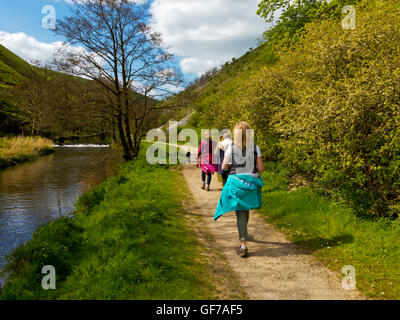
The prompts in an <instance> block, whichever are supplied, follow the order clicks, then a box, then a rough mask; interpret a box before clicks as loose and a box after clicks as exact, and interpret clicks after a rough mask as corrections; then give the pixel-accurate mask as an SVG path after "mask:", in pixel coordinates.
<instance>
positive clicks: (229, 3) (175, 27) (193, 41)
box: [0, 0, 267, 80]
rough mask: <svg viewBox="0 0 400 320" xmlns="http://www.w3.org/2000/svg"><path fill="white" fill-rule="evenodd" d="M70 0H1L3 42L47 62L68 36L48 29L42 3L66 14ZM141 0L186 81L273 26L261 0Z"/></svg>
mask: <svg viewBox="0 0 400 320" xmlns="http://www.w3.org/2000/svg"><path fill="white" fill-rule="evenodd" d="M68 1H69V0H15V1H5V0H1V2H0V43H1V44H2V45H4V46H5V47H7V48H8V49H10V50H12V51H13V52H15V53H16V54H18V55H20V56H21V57H22V58H24V59H25V60H28V61H29V59H36V60H42V61H43V62H45V61H46V59H48V58H49V56H51V53H52V51H53V50H54V47H55V46H56V45H57V44H56V42H63V41H64V39H63V38H62V37H58V36H55V35H54V34H53V32H51V31H50V30H45V29H43V28H42V19H43V17H44V16H45V15H44V14H42V8H43V7H44V6H46V5H52V6H54V7H55V9H56V16H57V18H60V17H63V16H66V15H69V14H70V4H68V3H67V2H68ZM140 1H142V2H147V5H148V7H149V10H150V13H151V14H152V15H153V20H152V24H153V26H154V28H155V29H156V30H157V31H159V32H161V34H162V36H163V38H164V42H165V43H166V45H167V46H168V47H169V48H170V50H171V51H172V52H173V53H175V55H176V58H177V59H176V60H177V61H176V64H177V67H178V68H180V69H181V71H182V73H183V74H184V76H185V79H186V80H192V79H194V78H195V77H197V76H199V75H201V74H202V73H204V72H205V71H207V70H209V69H211V68H212V67H215V66H219V65H221V64H223V63H224V62H226V61H228V60H231V59H232V58H233V57H236V58H237V57H239V56H241V55H242V54H244V53H245V52H246V51H247V50H248V48H249V47H255V46H256V44H257V38H259V37H261V34H262V32H263V31H264V30H265V29H266V28H267V25H266V24H265V22H264V21H263V20H262V19H261V18H259V17H258V16H257V15H256V10H257V4H258V1H259V0H140Z"/></svg>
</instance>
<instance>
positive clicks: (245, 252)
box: [236, 247, 249, 258]
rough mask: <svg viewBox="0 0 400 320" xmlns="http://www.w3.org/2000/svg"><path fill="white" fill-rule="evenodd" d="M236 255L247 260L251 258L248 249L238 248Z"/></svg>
mask: <svg viewBox="0 0 400 320" xmlns="http://www.w3.org/2000/svg"><path fill="white" fill-rule="evenodd" d="M236 253H237V254H238V255H239V256H240V257H241V258H247V257H248V256H249V251H248V249H247V247H245V248H241V247H237V248H236Z"/></svg>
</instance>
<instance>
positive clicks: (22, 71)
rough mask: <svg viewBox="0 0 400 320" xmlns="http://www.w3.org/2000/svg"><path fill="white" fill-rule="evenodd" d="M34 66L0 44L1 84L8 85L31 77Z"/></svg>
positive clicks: (2, 85)
mask: <svg viewBox="0 0 400 320" xmlns="http://www.w3.org/2000/svg"><path fill="white" fill-rule="evenodd" d="M33 72H34V67H33V66H31V65H30V64H29V63H27V62H26V61H25V60H23V59H21V58H20V57H18V56H17V55H16V54H14V53H12V52H11V51H10V50H8V49H7V48H5V47H4V46H2V45H0V86H1V87H8V86H13V85H16V84H18V83H20V82H21V80H23V79H24V78H30V77H31V76H32V74H33Z"/></svg>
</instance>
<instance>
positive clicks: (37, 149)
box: [0, 137, 54, 169]
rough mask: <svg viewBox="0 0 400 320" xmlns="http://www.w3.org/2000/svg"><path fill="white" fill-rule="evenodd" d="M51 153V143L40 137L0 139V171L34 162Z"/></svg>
mask: <svg viewBox="0 0 400 320" xmlns="http://www.w3.org/2000/svg"><path fill="white" fill-rule="evenodd" d="M53 151H54V148H53V142H52V141H51V140H49V139H45V138H42V137H12V138H0V169H1V168H6V167H9V166H13V165H16V164H19V163H22V162H26V161H30V160H35V159H37V158H38V157H40V156H43V155H46V154H50V153H52V152H53Z"/></svg>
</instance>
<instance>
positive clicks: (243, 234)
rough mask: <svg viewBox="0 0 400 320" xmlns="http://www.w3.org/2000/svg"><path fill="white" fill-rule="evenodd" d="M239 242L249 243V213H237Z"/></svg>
mask: <svg viewBox="0 0 400 320" xmlns="http://www.w3.org/2000/svg"><path fill="white" fill-rule="evenodd" d="M236 217H237V227H238V230H239V240H240V241H247V223H248V222H249V211H236Z"/></svg>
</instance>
